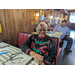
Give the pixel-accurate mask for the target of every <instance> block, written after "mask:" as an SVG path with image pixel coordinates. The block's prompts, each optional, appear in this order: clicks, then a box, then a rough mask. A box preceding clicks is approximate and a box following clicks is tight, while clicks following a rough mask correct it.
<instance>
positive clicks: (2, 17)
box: [0, 9, 7, 42]
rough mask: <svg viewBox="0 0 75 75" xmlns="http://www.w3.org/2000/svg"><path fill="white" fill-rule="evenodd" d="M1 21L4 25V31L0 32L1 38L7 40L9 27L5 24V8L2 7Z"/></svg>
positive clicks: (0, 12)
mask: <svg viewBox="0 0 75 75" xmlns="http://www.w3.org/2000/svg"><path fill="white" fill-rule="evenodd" d="M0 21H1V26H2V33H1V34H0V38H1V39H2V41H4V42H6V41H7V29H6V25H5V18H4V10H3V9H0Z"/></svg>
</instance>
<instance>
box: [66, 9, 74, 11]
mask: <svg viewBox="0 0 75 75" xmlns="http://www.w3.org/2000/svg"><path fill="white" fill-rule="evenodd" d="M66 10H67V11H75V9H66Z"/></svg>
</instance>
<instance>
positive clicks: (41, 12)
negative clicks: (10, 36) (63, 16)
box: [40, 9, 45, 20]
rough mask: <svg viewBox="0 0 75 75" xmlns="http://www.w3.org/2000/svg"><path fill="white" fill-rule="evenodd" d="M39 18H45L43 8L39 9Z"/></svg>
mask: <svg viewBox="0 0 75 75" xmlns="http://www.w3.org/2000/svg"><path fill="white" fill-rule="evenodd" d="M40 20H45V15H44V10H43V9H40Z"/></svg>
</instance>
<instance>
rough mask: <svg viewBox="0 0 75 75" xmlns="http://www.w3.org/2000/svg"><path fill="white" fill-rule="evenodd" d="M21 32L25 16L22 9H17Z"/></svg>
mask: <svg viewBox="0 0 75 75" xmlns="http://www.w3.org/2000/svg"><path fill="white" fill-rule="evenodd" d="M17 14H18V26H19V31H20V30H23V28H24V27H23V14H22V9H17Z"/></svg>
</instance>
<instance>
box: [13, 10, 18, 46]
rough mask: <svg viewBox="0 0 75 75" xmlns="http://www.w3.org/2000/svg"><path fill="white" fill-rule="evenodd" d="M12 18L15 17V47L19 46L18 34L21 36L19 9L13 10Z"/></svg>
mask: <svg viewBox="0 0 75 75" xmlns="http://www.w3.org/2000/svg"><path fill="white" fill-rule="evenodd" d="M12 16H13V25H14V32H15V33H14V38H15V39H14V40H15V41H14V45H15V46H17V45H18V34H19V26H18V25H19V22H18V12H17V9H12Z"/></svg>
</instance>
